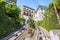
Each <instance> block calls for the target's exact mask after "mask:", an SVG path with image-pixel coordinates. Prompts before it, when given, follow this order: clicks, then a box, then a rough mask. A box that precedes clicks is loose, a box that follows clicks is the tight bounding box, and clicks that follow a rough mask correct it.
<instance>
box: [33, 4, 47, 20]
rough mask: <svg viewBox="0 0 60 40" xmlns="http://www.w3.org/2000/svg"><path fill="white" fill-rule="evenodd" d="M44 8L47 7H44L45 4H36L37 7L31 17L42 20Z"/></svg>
mask: <svg viewBox="0 0 60 40" xmlns="http://www.w3.org/2000/svg"><path fill="white" fill-rule="evenodd" d="M46 8H47V7H45V6H41V5H39V6H38V8H37V10H36V12H35V15H34V17H33V18H34V20H35V21H41V20H43V18H44V14H45V10H46Z"/></svg>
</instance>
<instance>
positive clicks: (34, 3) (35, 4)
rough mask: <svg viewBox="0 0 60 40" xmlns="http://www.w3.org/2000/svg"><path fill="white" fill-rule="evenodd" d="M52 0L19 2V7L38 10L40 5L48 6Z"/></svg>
mask: <svg viewBox="0 0 60 40" xmlns="http://www.w3.org/2000/svg"><path fill="white" fill-rule="evenodd" d="M50 2H51V0H17V5H18V6H19V7H20V8H22V7H23V5H26V6H28V7H31V8H33V9H35V10H36V9H37V7H38V5H43V6H48V4H49V3H50Z"/></svg>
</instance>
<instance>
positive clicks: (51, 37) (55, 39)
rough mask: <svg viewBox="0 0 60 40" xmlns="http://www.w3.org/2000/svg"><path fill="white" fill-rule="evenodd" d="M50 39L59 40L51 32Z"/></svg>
mask: <svg viewBox="0 0 60 40" xmlns="http://www.w3.org/2000/svg"><path fill="white" fill-rule="evenodd" d="M50 39H51V40H59V37H58V36H57V35H55V34H54V33H53V32H52V31H50Z"/></svg>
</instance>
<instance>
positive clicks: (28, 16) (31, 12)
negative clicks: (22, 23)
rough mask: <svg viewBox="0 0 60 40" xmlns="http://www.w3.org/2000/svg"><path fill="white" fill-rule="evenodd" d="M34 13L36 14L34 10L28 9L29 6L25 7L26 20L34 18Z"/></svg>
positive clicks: (24, 15)
mask: <svg viewBox="0 0 60 40" xmlns="http://www.w3.org/2000/svg"><path fill="white" fill-rule="evenodd" d="M34 13H35V10H34V9H32V8H30V7H27V6H23V13H22V15H23V17H24V18H25V19H29V18H30V17H33V15H34Z"/></svg>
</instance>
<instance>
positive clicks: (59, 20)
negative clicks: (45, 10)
mask: <svg viewBox="0 0 60 40" xmlns="http://www.w3.org/2000/svg"><path fill="white" fill-rule="evenodd" d="M53 6H54V10H55V13H56V16H57V19H58V22H59V24H60V17H59V14H58V10H57V9H56V6H55V4H54V3H53Z"/></svg>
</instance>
